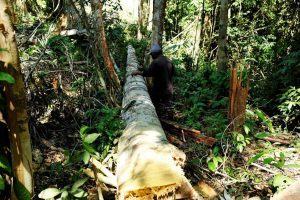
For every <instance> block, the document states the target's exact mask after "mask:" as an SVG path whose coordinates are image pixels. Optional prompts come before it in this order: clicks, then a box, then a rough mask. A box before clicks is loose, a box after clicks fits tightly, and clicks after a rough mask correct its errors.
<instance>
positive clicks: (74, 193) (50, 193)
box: [38, 178, 88, 200]
mask: <svg viewBox="0 0 300 200" xmlns="http://www.w3.org/2000/svg"><path fill="white" fill-rule="evenodd" d="M87 180H88V178H82V179H79V180H77V181H76V182H75V183H73V185H72V186H71V185H67V186H65V187H64V188H63V189H57V188H47V189H45V190H43V191H41V192H40V193H39V195H38V197H39V198H40V199H52V198H54V197H57V196H58V195H60V199H62V200H67V199H82V198H85V197H87V195H88V193H87V192H85V191H84V190H83V189H81V188H80V187H82V186H83V185H84V184H85V183H86V182H87Z"/></svg>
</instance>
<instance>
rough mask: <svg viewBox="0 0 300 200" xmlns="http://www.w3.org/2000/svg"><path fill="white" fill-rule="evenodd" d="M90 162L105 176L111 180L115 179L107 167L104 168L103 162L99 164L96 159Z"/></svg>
mask: <svg viewBox="0 0 300 200" xmlns="http://www.w3.org/2000/svg"><path fill="white" fill-rule="evenodd" d="M90 162H91V164H92V165H94V166H95V167H96V168H97V169H98V170H100V171H101V172H102V173H103V174H104V175H106V176H107V177H109V178H112V179H115V178H116V176H115V175H113V173H112V172H111V171H109V170H108V169H107V168H106V167H104V166H103V165H102V164H101V162H99V161H98V160H96V159H95V158H93V157H92V158H91V159H90Z"/></svg>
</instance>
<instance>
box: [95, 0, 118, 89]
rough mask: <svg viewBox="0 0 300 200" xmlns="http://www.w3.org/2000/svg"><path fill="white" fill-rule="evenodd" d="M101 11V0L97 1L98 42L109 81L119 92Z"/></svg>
mask: <svg viewBox="0 0 300 200" xmlns="http://www.w3.org/2000/svg"><path fill="white" fill-rule="evenodd" d="M102 9H103V5H102V0H99V1H98V23H99V32H100V40H101V47H102V49H101V53H102V57H103V60H104V64H105V67H106V69H107V72H108V74H109V77H110V80H111V81H112V82H113V84H114V86H115V89H116V90H117V91H119V90H121V84H120V80H119V77H118V75H117V73H116V71H115V69H114V63H113V61H112V59H111V57H110V54H109V48H108V45H107V41H106V36H105V30H104V22H103V12H102Z"/></svg>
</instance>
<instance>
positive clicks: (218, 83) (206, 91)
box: [174, 68, 228, 135]
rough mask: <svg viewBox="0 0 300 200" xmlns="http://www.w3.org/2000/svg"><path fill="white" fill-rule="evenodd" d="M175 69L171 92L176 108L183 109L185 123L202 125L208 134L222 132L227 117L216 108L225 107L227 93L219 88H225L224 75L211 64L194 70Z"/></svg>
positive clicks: (199, 126)
mask: <svg viewBox="0 0 300 200" xmlns="http://www.w3.org/2000/svg"><path fill="white" fill-rule="evenodd" d="M176 70H177V71H176V74H175V79H174V81H175V86H176V87H177V88H176V90H175V92H176V94H175V96H176V97H177V99H176V100H177V102H178V103H177V107H178V109H180V110H183V116H184V119H185V123H186V124H187V125H188V126H191V127H194V128H196V129H201V130H203V128H204V127H205V130H204V131H206V132H208V133H209V134H212V135H214V134H217V133H222V132H223V131H224V129H225V128H226V123H227V117H226V114H225V113H222V112H220V109H226V108H227V105H228V97H227V96H224V95H225V94H223V93H224V90H223V89H221V88H228V85H227V83H226V80H227V77H226V76H225V77H224V76H221V75H220V74H219V73H217V72H216V71H215V70H213V69H211V68H205V69H203V70H199V71H198V72H195V71H185V70H181V69H178V68H177V69H176ZM183 105H184V106H183Z"/></svg>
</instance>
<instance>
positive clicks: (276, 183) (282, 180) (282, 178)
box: [273, 174, 293, 187]
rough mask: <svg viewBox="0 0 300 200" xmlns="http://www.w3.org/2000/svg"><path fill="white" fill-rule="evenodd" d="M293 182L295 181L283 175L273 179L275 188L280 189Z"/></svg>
mask: <svg viewBox="0 0 300 200" xmlns="http://www.w3.org/2000/svg"><path fill="white" fill-rule="evenodd" d="M291 182H293V179H291V178H289V177H287V176H284V175H282V174H277V175H275V176H274V178H273V186H274V187H280V186H282V185H285V184H289V183H291Z"/></svg>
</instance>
